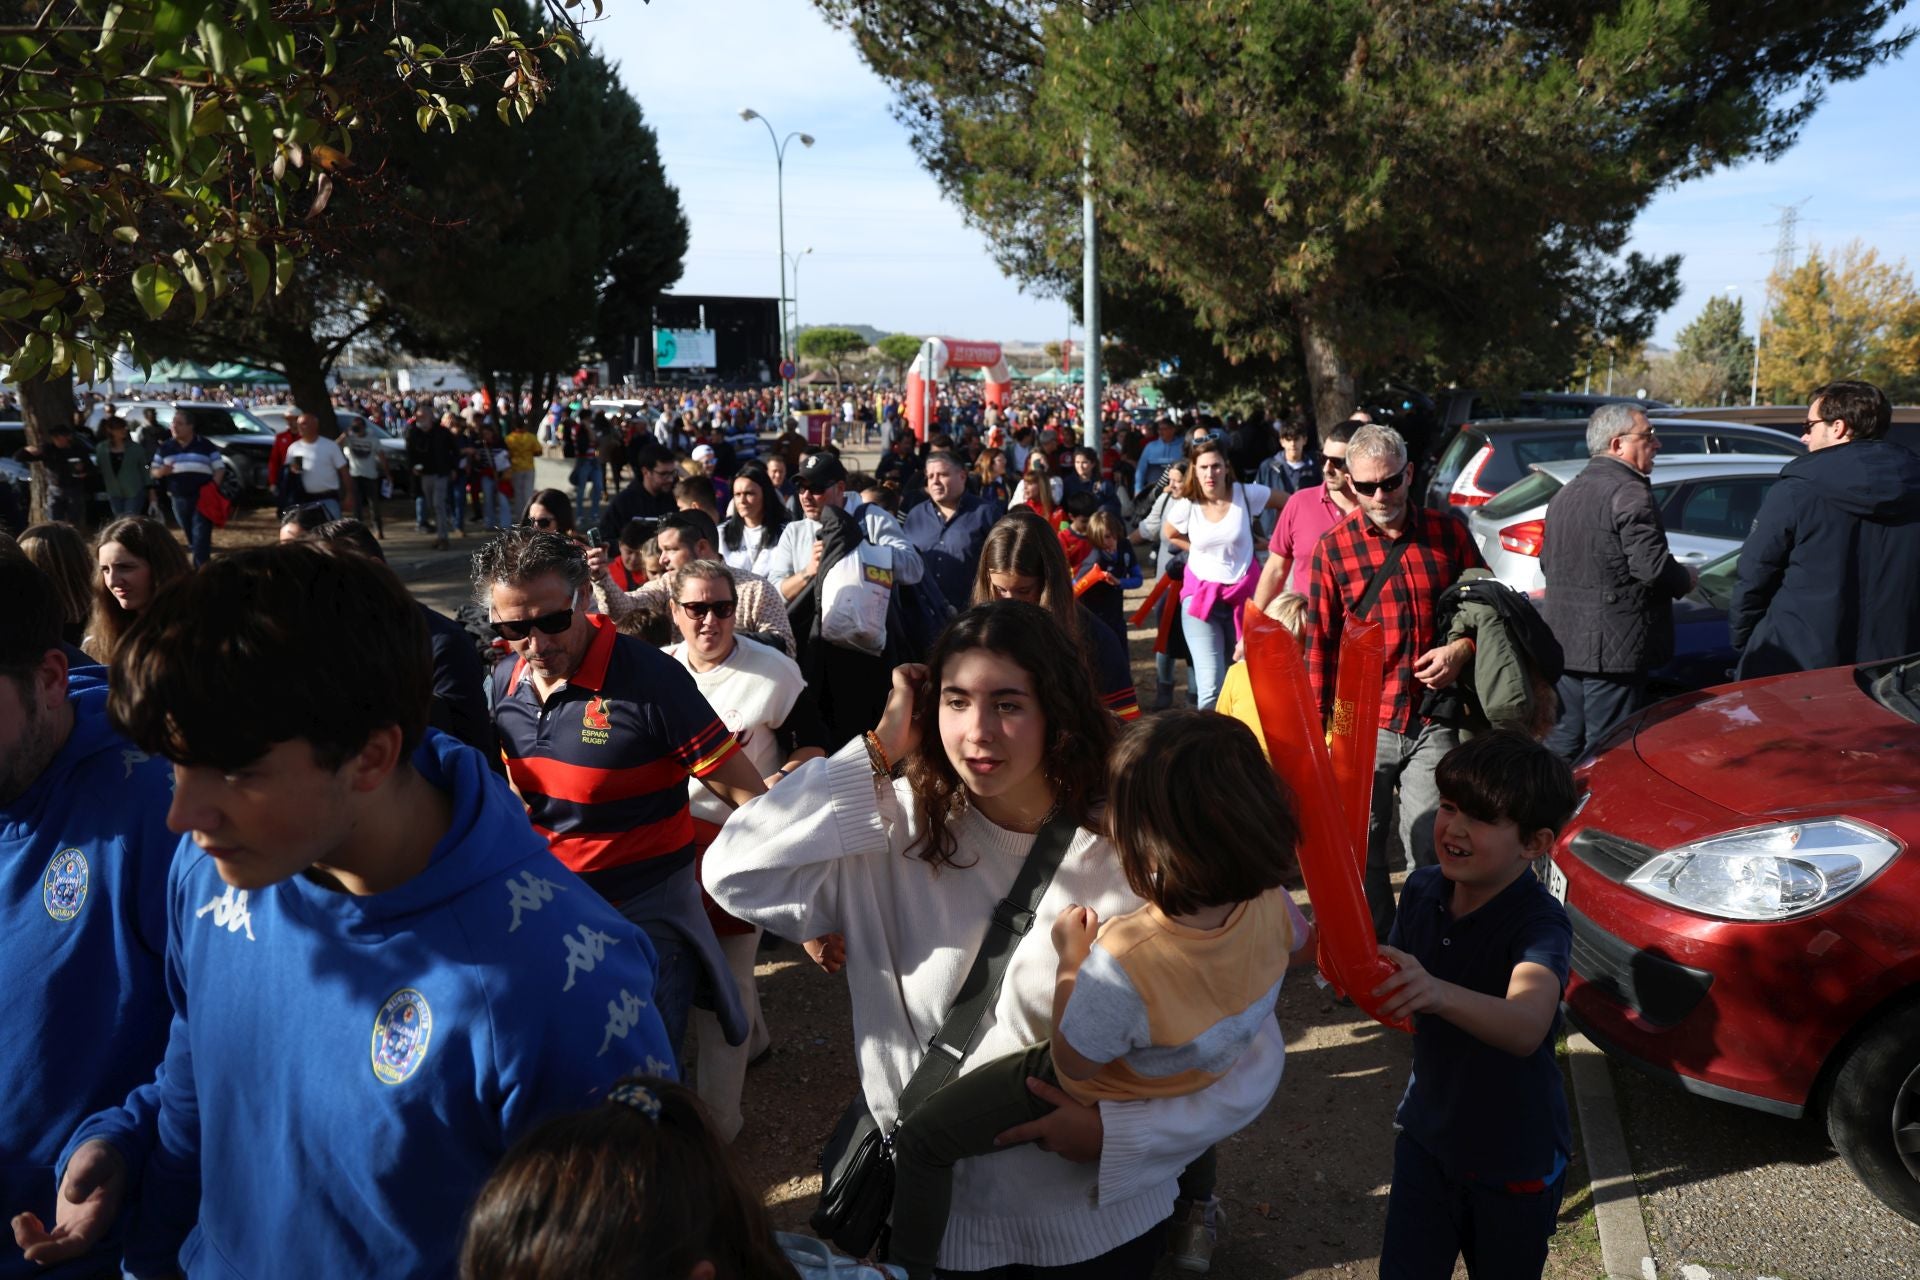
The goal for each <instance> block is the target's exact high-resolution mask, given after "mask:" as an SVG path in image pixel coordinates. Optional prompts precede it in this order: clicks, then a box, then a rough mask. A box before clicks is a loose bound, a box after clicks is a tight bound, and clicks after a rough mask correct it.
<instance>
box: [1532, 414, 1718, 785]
mask: <svg viewBox="0 0 1920 1280" xmlns="http://www.w3.org/2000/svg"><path fill="white" fill-rule="evenodd" d="M1587 452H1588V453H1590V454H1591V455H1592V456H1593V457H1592V461H1591V462H1589V463H1588V464H1587V467H1586V469H1585V470H1584V471H1582V472H1581V473H1580V474H1579V475H1577V476H1575V477H1574V478H1573V479H1572V480H1571V481H1569V482H1568V484H1567V486H1566V487H1565V488H1563V489H1561V490H1560V492H1559V493H1556V494H1554V495H1553V500H1552V501H1551V502H1549V503H1548V504H1547V536H1546V543H1545V545H1544V546H1543V547H1542V548H1541V551H1540V568H1541V571H1542V572H1543V573H1544V574H1545V575H1546V579H1547V608H1546V615H1547V625H1548V626H1549V627H1551V628H1552V629H1553V634H1554V638H1555V639H1557V640H1558V641H1559V642H1560V647H1561V648H1562V649H1563V650H1565V652H1566V673H1565V674H1564V675H1562V676H1561V677H1560V683H1559V686H1558V689H1559V694H1560V719H1559V721H1558V722H1557V723H1556V724H1555V725H1554V727H1553V732H1552V733H1551V734H1549V735H1548V737H1547V746H1548V747H1550V748H1552V749H1553V750H1554V751H1555V752H1557V753H1558V754H1560V755H1561V756H1564V757H1565V758H1566V759H1568V760H1577V759H1579V758H1580V757H1581V756H1582V755H1584V754H1586V752H1587V750H1588V749H1589V748H1591V747H1592V745H1593V744H1594V743H1595V742H1598V741H1599V740H1600V739H1601V738H1603V737H1605V736H1606V735H1607V733H1608V732H1609V731H1611V730H1612V729H1613V727H1614V726H1615V725H1617V724H1619V723H1620V721H1622V720H1623V719H1625V718H1626V717H1627V716H1628V715H1629V714H1631V713H1632V712H1633V711H1635V710H1636V709H1638V707H1639V706H1640V703H1641V701H1642V699H1643V697H1644V696H1645V692H1646V687H1647V672H1649V671H1651V670H1652V669H1653V668H1655V667H1657V666H1659V665H1660V664H1661V663H1663V662H1665V661H1667V659H1669V658H1670V657H1672V656H1673V601H1674V597H1676V596H1680V595H1684V594H1686V592H1687V591H1688V589H1689V588H1691V587H1692V585H1693V581H1694V574H1693V572H1692V571H1691V570H1689V569H1688V568H1687V567H1686V566H1685V565H1683V564H1681V563H1680V562H1679V561H1678V560H1675V559H1674V558H1673V553H1672V552H1671V551H1669V550H1668V549H1667V530H1666V526H1665V525H1663V524H1662V523H1661V522H1660V509H1659V508H1658V507H1657V506H1655V505H1654V501H1653V489H1652V487H1651V486H1650V485H1649V484H1648V483H1647V475H1648V473H1649V472H1651V471H1652V470H1653V459H1654V457H1655V455H1657V454H1658V453H1659V452H1660V439H1659V437H1658V436H1656V435H1655V434H1654V430H1653V424H1652V423H1650V422H1648V421H1647V415H1646V414H1644V413H1642V412H1640V410H1638V409H1636V408H1634V407H1633V406H1632V405H1626V404H1609V405H1602V406H1601V407H1600V408H1599V409H1597V410H1595V411H1594V414H1593V417H1592V418H1591V419H1589V420H1588V422H1587Z"/></svg>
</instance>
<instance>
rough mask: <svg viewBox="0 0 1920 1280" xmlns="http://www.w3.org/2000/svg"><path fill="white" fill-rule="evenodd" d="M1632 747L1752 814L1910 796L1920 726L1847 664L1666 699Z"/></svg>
mask: <svg viewBox="0 0 1920 1280" xmlns="http://www.w3.org/2000/svg"><path fill="white" fill-rule="evenodd" d="M1683 712H1684V714H1681V713H1683ZM1633 746H1634V750H1635V751H1636V752H1637V753H1638V754H1639V756H1640V758H1641V759H1642V760H1643V761H1645V762H1646V765H1647V767H1648V768H1650V769H1652V770H1653V771H1654V772H1655V773H1658V774H1660V775H1661V776H1663V777H1665V778H1667V779H1669V780H1671V781H1673V782H1675V783H1677V784H1679V785H1680V786H1682V787H1685V788H1686V789H1687V790H1689V791H1691V792H1693V793H1694V794H1695V795H1698V796H1701V797H1703V798H1704V799H1707V800H1710V801H1712V802H1713V803H1715V804H1717V805H1721V806H1723V807H1725V808H1728V809H1732V810H1734V811H1736V812H1738V813H1743V814H1749V815H1752V816H1754V817H1756V818H1760V817H1770V816H1774V815H1785V814H1792V813H1797V812H1802V811H1805V810H1809V809H1813V808H1823V809H1827V810H1829V811H1831V810H1833V809H1836V808H1842V807H1845V806H1847V805H1860V804H1869V803H1873V802H1876V801H1887V800H1893V799H1898V798H1902V797H1913V796H1920V726H1916V725H1914V724H1912V723H1911V722H1910V721H1907V720H1905V719H1903V718H1901V717H1900V716H1898V715H1895V714H1894V713H1893V712H1891V711H1889V710H1887V709H1886V708H1885V707H1883V706H1881V705H1880V704H1879V703H1877V702H1875V701H1874V700H1873V699H1872V698H1870V697H1868V696H1867V695H1866V694H1865V693H1864V692H1862V691H1861V689H1860V686H1859V685H1858V684H1857V683H1855V681H1854V674H1853V668H1852V667H1834V668H1830V669H1827V670H1822V671H1804V672H1798V673H1796V674H1793V675H1785V676H1773V677H1769V678H1767V679H1762V680H1749V681H1746V682H1745V683H1742V684H1736V685H1730V686H1728V687H1726V688H1724V689H1719V690H1714V691H1710V692H1707V693H1701V694H1695V695H1693V696H1692V697H1689V698H1676V699H1674V700H1673V701H1672V702H1670V703H1667V704H1665V705H1663V706H1661V707H1657V708H1655V709H1654V711H1653V712H1652V713H1651V715H1650V716H1649V718H1648V719H1647V720H1646V721H1645V722H1644V723H1642V725H1641V726H1640V728H1639V730H1638V731H1637V732H1636V733H1635V734H1634V739H1633Z"/></svg>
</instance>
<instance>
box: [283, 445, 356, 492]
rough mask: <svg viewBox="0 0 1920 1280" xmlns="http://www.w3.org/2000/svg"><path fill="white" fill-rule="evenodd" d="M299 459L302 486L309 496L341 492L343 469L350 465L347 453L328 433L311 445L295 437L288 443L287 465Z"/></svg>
mask: <svg viewBox="0 0 1920 1280" xmlns="http://www.w3.org/2000/svg"><path fill="white" fill-rule="evenodd" d="M296 458H297V459H299V461H300V488H301V489H302V490H303V491H304V492H305V493H306V494H307V496H308V497H318V496H322V495H326V494H335V493H338V492H340V471H341V469H342V468H343V467H345V466H346V465H347V455H346V454H344V453H342V452H340V446H339V445H337V444H335V443H334V442H333V441H331V440H329V439H327V438H326V437H325V436H320V437H318V438H317V439H315V440H314V442H313V443H312V444H308V443H307V442H306V441H305V440H295V441H294V442H293V443H292V444H290V445H288V446H287V464H288V465H289V466H291V465H292V464H293V462H294V460H295V459H296Z"/></svg>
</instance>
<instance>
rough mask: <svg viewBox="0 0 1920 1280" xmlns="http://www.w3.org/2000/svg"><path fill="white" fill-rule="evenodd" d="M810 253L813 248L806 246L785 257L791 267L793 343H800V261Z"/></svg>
mask: <svg viewBox="0 0 1920 1280" xmlns="http://www.w3.org/2000/svg"><path fill="white" fill-rule="evenodd" d="M812 252H813V246H812V245H808V246H807V247H806V248H804V249H802V250H801V251H800V252H798V253H789V254H786V255H785V257H786V259H787V262H788V264H789V265H791V266H792V267H793V340H794V341H795V342H798V341H800V259H802V258H804V257H806V256H807V255H808V254H810V253H812Z"/></svg>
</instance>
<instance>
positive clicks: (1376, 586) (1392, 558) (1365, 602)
mask: <svg viewBox="0 0 1920 1280" xmlns="http://www.w3.org/2000/svg"><path fill="white" fill-rule="evenodd" d="M1412 541H1413V537H1412V535H1411V534H1410V533H1403V534H1401V535H1400V536H1399V537H1398V538H1397V539H1395V540H1394V544H1393V545H1392V546H1391V547H1388V548H1387V558H1386V559H1385V560H1382V561H1381V562H1380V567H1379V568H1378V569H1375V570H1374V571H1373V576H1372V577H1370V578H1368V579H1367V589H1366V591H1365V593H1364V594H1362V595H1361V597H1360V600H1359V602H1358V603H1357V604H1355V605H1354V606H1353V609H1352V610H1351V612H1352V614H1353V616H1354V617H1356V618H1362V619H1364V618H1365V617H1366V616H1367V614H1368V613H1369V612H1371V611H1372V609H1373V606H1374V604H1375V603H1376V602H1377V601H1378V600H1379V599H1380V593H1381V592H1382V591H1385V590H1386V589H1387V579H1389V578H1391V577H1392V576H1393V567H1394V566H1395V565H1397V564H1399V563H1400V557H1401V556H1403V555H1405V554H1407V547H1408V545H1409V544H1410V543H1411V542H1412Z"/></svg>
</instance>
